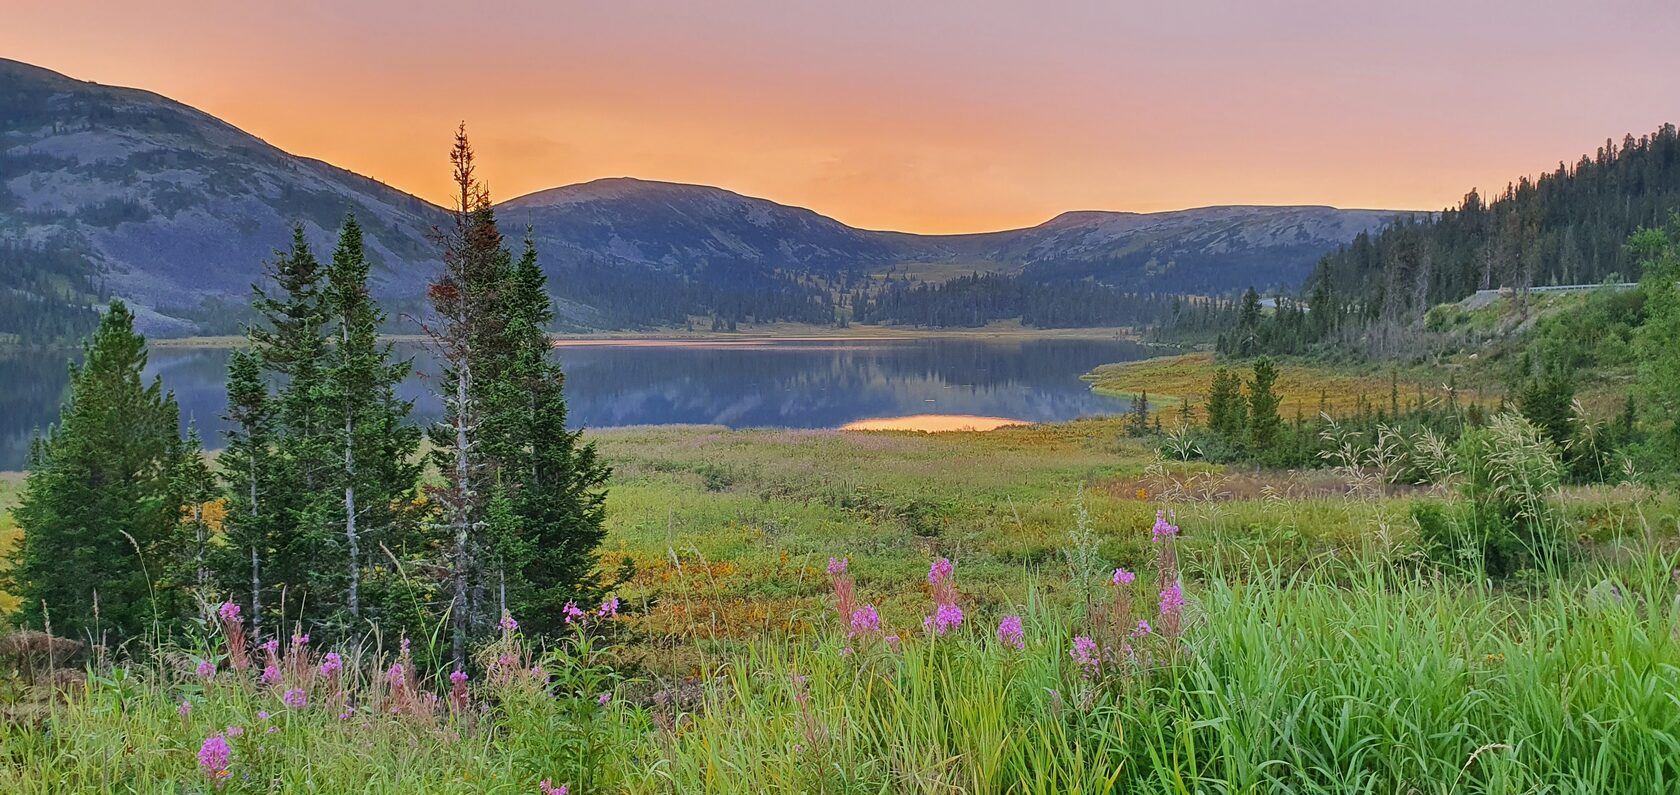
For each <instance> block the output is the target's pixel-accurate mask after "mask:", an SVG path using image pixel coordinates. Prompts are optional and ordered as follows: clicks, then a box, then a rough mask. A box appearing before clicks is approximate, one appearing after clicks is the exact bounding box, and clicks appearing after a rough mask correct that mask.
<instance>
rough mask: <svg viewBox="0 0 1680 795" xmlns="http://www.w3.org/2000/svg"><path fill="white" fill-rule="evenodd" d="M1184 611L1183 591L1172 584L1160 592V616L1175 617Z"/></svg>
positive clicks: (1177, 585)
mask: <svg viewBox="0 0 1680 795" xmlns="http://www.w3.org/2000/svg"><path fill="white" fill-rule="evenodd" d="M1183 609H1184V589H1183V588H1181V587H1179V584H1178V583H1176V582H1175V583H1173V584H1172V585H1169V586H1167V587H1166V588H1165V589H1163V590H1162V591H1161V615H1163V616H1171V615H1177V614H1178V612H1179V611H1180V610H1183Z"/></svg>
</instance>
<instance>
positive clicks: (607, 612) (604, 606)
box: [595, 596, 618, 618]
mask: <svg viewBox="0 0 1680 795" xmlns="http://www.w3.org/2000/svg"><path fill="white" fill-rule="evenodd" d="M595 615H597V616H600V617H601V618H612V617H613V616H616V615H618V597H616V596H609V597H607V598H606V599H603V600H602V601H601V607H600V608H599V609H597V610H596V611H595Z"/></svg>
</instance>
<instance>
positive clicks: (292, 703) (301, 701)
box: [280, 687, 309, 709]
mask: <svg viewBox="0 0 1680 795" xmlns="http://www.w3.org/2000/svg"><path fill="white" fill-rule="evenodd" d="M280 703H282V704H285V705H286V706H288V707H291V708H292V709H303V708H304V707H306V706H309V696H308V695H306V694H305V693H304V692H303V688H301V687H294V688H291V689H289V690H287V691H286V693H285V695H283V696H281V697H280Z"/></svg>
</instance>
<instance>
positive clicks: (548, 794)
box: [537, 778, 566, 795]
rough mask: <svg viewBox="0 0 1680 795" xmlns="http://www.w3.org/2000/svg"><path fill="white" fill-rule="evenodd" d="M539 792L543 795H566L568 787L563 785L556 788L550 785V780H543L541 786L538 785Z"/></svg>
mask: <svg viewBox="0 0 1680 795" xmlns="http://www.w3.org/2000/svg"><path fill="white" fill-rule="evenodd" d="M537 791H538V792H540V793H541V795H566V785H565V784H561V785H560V786H558V787H556V786H554V785H553V784H551V783H549V780H548V779H546V778H545V779H543V780H542V783H541V784H538V785H537Z"/></svg>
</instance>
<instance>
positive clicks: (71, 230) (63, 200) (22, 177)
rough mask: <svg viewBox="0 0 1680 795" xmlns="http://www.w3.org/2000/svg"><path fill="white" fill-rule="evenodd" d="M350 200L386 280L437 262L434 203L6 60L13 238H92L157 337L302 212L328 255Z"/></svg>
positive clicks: (396, 284)
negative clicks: (430, 237)
mask: <svg viewBox="0 0 1680 795" xmlns="http://www.w3.org/2000/svg"><path fill="white" fill-rule="evenodd" d="M352 209H353V210H355V212H356V214H357V216H358V217H359V218H360V220H361V222H362V224H363V226H364V227H366V228H367V229H368V232H369V241H370V250H371V256H372V258H373V260H374V262H375V266H376V268H375V270H376V275H375V289H376V290H379V291H380V292H381V293H384V294H387V295H393V294H399V295H400V294H412V293H413V292H414V291H413V290H412V289H409V285H410V284H411V283H413V282H415V281H416V280H418V281H421V282H423V281H424V280H425V279H426V278H427V275H428V274H429V272H430V268H431V265H432V261H433V260H434V259H435V256H434V255H433V254H432V250H431V247H430V246H429V245H428V244H427V242H426V240H425V233H426V230H427V229H429V228H430V226H431V225H432V224H433V223H435V222H436V221H438V220H439V219H440V218H441V217H442V215H441V213H440V212H439V210H438V209H437V208H436V207H435V206H433V205H431V204H429V203H427V202H425V201H423V200H421V199H419V198H417V197H414V196H412V195H409V194H407V193H403V192H401V191H398V190H396V189H393V188H390V187H388V186H386V185H383V184H380V183H379V182H376V181H374V180H371V179H368V178H366V177H361V176H358V175H356V174H352V173H350V172H348V171H345V170H343V169H340V168H336V167H333V166H330V165H328V164H326V163H322V162H320V161H318V160H311V159H307V158H301V157H296V156H293V155H289V154H287V153H285V152H282V151H280V150H279V149H276V148H274V147H273V146H270V145H268V144H267V143H265V142H263V141H262V140H261V139H259V138H256V137H254V136H252V135H249V134H247V133H245V132H243V131H241V130H239V129H237V128H235V127H233V126H231V125H228V124H226V123H225V122H222V121H220V120H218V119H216V118H215V117H213V116H210V115H208V114H205V113H203V112H200V111H198V110H195V109H193V108H190V107H188V106H186V105H182V104H180V103H178V102H174V101H172V100H169V99H166V98H164V97H161V96H158V95H156V94H152V93H149V92H146V91H139V90H136V89H128V88H111V87H107V86H101V85H98V84H95V83H85V82H81V81H77V80H72V79H70V78H67V77H65V76H63V75H60V74H58V73H56V72H51V71H48V70H45V69H40V68H37V67H33V66H29V65H26V64H21V63H18V62H16V61H6V60H0V235H5V236H7V237H11V238H19V239H22V240H24V241H28V242H29V243H32V244H36V245H42V244H51V245H53V246H55V247H75V248H78V249H80V250H81V251H82V253H84V254H85V256H86V257H87V259H88V260H89V262H90V264H91V265H92V266H93V267H94V268H96V269H97V272H98V275H99V277H100V278H101V280H102V281H103V284H104V287H105V289H106V290H107V291H108V292H110V293H111V294H113V295H116V296H119V297H123V298H126V299H129V300H130V301H132V302H133V303H135V304H136V305H137V306H138V307H140V308H141V310H142V312H143V317H144V320H145V323H144V326H145V327H146V328H147V330H149V331H151V332H153V333H159V332H162V333H169V332H187V331H191V330H192V329H193V326H194V325H195V324H193V323H191V322H189V321H186V320H184V319H182V318H183V317H184V316H189V315H191V314H192V310H195V309H196V308H198V307H199V305H200V304H201V302H202V301H203V300H204V299H205V298H208V297H213V296H220V297H226V298H241V297H243V296H244V295H245V294H246V293H247V291H248V290H249V289H250V284H251V282H252V281H253V280H254V279H255V278H256V276H257V275H258V273H259V269H260V264H261V262H262V261H263V260H264V259H266V258H268V257H269V256H270V255H271V254H272V253H273V251H274V249H275V248H276V247H278V246H280V245H282V244H283V243H284V242H285V241H286V239H287V237H288V230H289V228H290V227H291V225H292V224H293V223H294V222H302V223H303V224H304V225H305V228H306V229H307V230H308V233H309V236H310V238H311V239H312V240H313V241H314V242H315V243H317V244H318V245H319V246H320V247H321V248H322V251H323V253H325V252H327V251H330V249H327V248H326V246H328V245H330V241H331V239H332V237H333V232H332V230H335V229H336V228H337V227H338V224H339V222H340V221H341V220H342V219H343V217H344V214H345V212H346V211H348V210H352Z"/></svg>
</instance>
